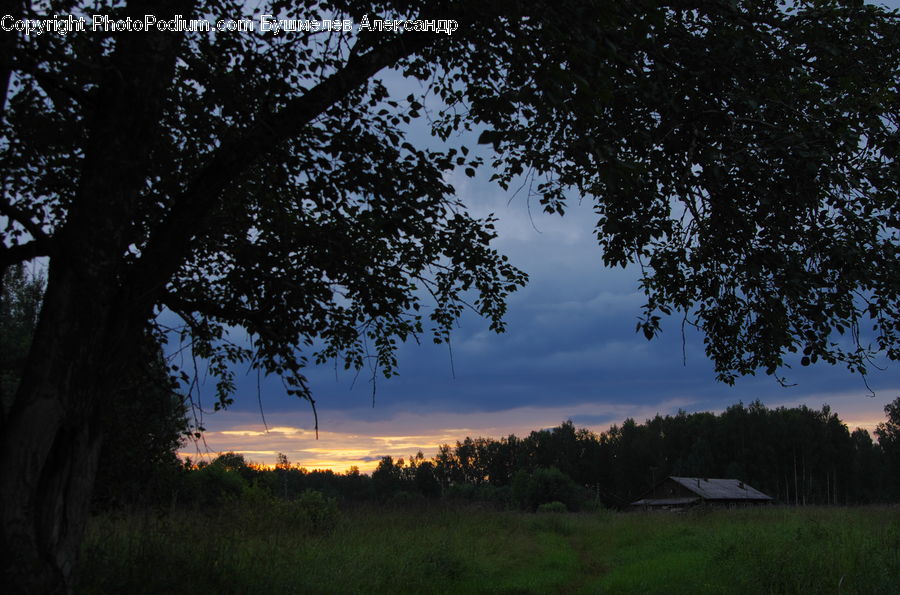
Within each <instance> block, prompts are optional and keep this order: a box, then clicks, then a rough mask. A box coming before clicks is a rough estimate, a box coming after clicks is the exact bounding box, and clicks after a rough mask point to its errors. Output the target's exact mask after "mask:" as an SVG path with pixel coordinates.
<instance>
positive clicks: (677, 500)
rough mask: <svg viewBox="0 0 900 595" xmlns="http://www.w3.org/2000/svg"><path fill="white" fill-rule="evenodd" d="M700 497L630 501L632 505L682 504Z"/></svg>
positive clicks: (689, 502)
mask: <svg viewBox="0 0 900 595" xmlns="http://www.w3.org/2000/svg"><path fill="white" fill-rule="evenodd" d="M698 500H700V498H697V497H687V498H643V499H641V500H638V501H637V502H632V503H631V505H632V506H684V505H686V504H694V503H696V502H697V501H698Z"/></svg>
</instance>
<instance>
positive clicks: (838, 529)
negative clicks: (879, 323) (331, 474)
mask: <svg viewBox="0 0 900 595" xmlns="http://www.w3.org/2000/svg"><path fill="white" fill-rule="evenodd" d="M77 592H78V593H83V594H93V593H129V594H137V593H154V594H156V593H192V594H197V593H267V594H269V593H404V594H406V593H507V594H513V593H667V594H671V593H802V594H809V593H842V594H843V593H848V594H849V593H884V594H894V593H897V594H900V508H896V507H894V508H850V509H842V508H807V509H791V508H767V509H747V510H731V511H729V510H717V511H707V512H689V513H682V514H672V513H613V512H598V513H578V514H558V513H557V514H552V513H542V514H541V513H539V514H528V513H518V512H494V511H488V510H481V509H476V508H452V507H431V508H421V509H412V510H398V509H382V508H377V507H371V508H360V509H354V510H347V511H342V512H340V513H339V514H338V516H337V519H336V524H335V525H333V526H331V525H328V524H325V525H321V524H318V525H316V524H314V525H310V522H309V519H308V518H306V517H303V518H301V517H298V516H297V515H294V514H292V512H291V510H290V509H289V507H287V506H286V505H284V504H282V505H280V506H275V507H269V506H261V505H259V504H257V505H253V506H250V505H246V504H245V505H243V506H234V507H230V508H228V509H224V510H221V511H218V512H216V513H212V514H188V513H177V514H169V515H165V516H154V515H152V514H143V515H138V514H131V515H118V516H116V515H103V516H99V517H96V518H95V519H94V520H93V522H92V524H91V526H90V527H89V530H88V536H87V539H86V541H85V545H84V549H83V554H82V561H81V566H80V574H79V582H78V591H77Z"/></svg>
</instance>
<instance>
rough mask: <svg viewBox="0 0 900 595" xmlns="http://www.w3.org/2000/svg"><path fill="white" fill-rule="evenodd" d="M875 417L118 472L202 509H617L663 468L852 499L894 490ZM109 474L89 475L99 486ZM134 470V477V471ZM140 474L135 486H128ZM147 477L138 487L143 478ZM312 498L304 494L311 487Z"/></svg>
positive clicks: (818, 501)
mask: <svg viewBox="0 0 900 595" xmlns="http://www.w3.org/2000/svg"><path fill="white" fill-rule="evenodd" d="M885 411H886V413H887V414H888V416H889V417H888V419H887V420H886V421H885V422H883V423H881V424H880V425H879V426H878V428H877V429H876V436H877V438H878V441H874V440H873V438H872V436H871V435H870V434H869V433H868V431H866V430H864V429H861V428H857V429H855V430H853V431H852V432H851V431H850V430H849V429H848V427H847V426H846V425H845V424H844V423H843V422H842V421H841V420H840V418H839V417H838V416H837V414H836V413H834V412H832V411H831V410H830V408H829V407H828V406H827V405H825V406H823V407H822V409H819V410H816V409H812V408H809V407H806V406H801V407H792V408H786V407H778V408H775V409H770V408H767V407H766V406H765V405H764V404H762V403H761V402H759V401H755V402H753V403H751V404H750V405H749V406H745V405H744V404H743V403H738V404H735V405H732V406H731V407H729V408H728V409H726V410H725V411H724V412H722V413H720V414H716V413H711V412H697V413H686V412H684V411H679V412H678V413H677V414H676V415H665V416H662V415H656V416H655V417H654V418H653V419H649V420H647V421H645V422H644V423H638V422H636V421H635V420H633V419H626V420H625V421H624V422H623V423H622V424H621V425H614V426H612V427H611V428H610V429H609V430H608V431H605V432H601V433H599V434H598V433H595V432H592V431H590V430H587V429H584V428H576V427H575V425H574V424H573V423H572V422H571V421H565V422H563V423H561V424H560V425H558V426H556V427H554V428H550V429H541V430H535V431H533V432H531V433H530V434H528V435H527V436H525V437H518V436H515V435H509V436H507V437H503V438H500V439H495V438H482V437H479V438H471V437H466V438H465V439H463V440H461V441H457V442H456V444H455V445H449V444H444V445H441V446H440V447H438V449H437V454H436V455H435V456H434V457H431V458H426V457H425V456H424V455H423V454H422V452H418V453H415V454H414V455H412V456H410V457H409V458H408V459H403V458H401V459H397V460H394V459H393V458H392V457H389V456H385V457H382V459H381V460H380V462H379V463H378V467H377V468H376V469H375V471H374V472H373V473H372V474H371V476H369V475H365V474H361V473H360V472H359V470H358V469H356V468H351V470H350V471H348V472H347V473H335V472H333V471H331V470H307V469H305V468H303V467H302V461H300V462H297V463H294V464H292V463H291V462H290V461H289V460H288V458H287V456H285V455H283V454H282V455H279V462H278V464H277V465H275V467H274V468H267V467H264V466H260V465H255V464H253V462H252V461H248V460H247V459H246V458H245V457H244V456H243V455H241V454H237V453H232V452H229V453H223V454H220V455H218V456H216V457H214V458H213V459H212V460H211V462H210V461H208V460H207V459H206V458H201V459H200V460H199V461H198V462H194V461H192V460H191V459H186V460H184V461H181V462H180V463H179V461H176V460H175V459H174V457H172V458H171V459H170V460H169V462H168V464H167V465H159V466H158V467H156V468H155V470H154V473H153V474H151V475H150V476H141V477H132V481H133V482H134V485H132V486H130V487H129V488H128V493H131V494H141V498H144V499H146V498H151V497H152V498H154V499H155V500H156V502H157V503H162V504H167V505H171V504H175V503H177V505H179V506H183V507H188V508H190V507H196V508H207V507H210V506H216V505H219V504H222V503H223V502H226V501H227V500H229V499H240V498H242V497H244V496H245V495H246V494H248V493H251V494H252V493H257V494H259V493H262V494H265V495H266V496H268V497H275V498H280V499H284V500H295V499H298V498H299V499H302V498H308V497H310V492H315V493H318V494H321V495H322V496H324V497H325V498H332V499H334V500H335V501H336V502H339V503H343V504H345V505H351V506H352V505H353V504H354V503H363V502H371V503H385V504H389V505H395V506H400V507H403V506H409V505H416V504H424V503H425V502H426V501H428V500H438V499H440V500H443V501H445V502H450V503H453V502H456V503H461V504H463V503H468V502H479V503H483V504H486V505H489V506H490V507H492V508H497V509H522V510H531V511H534V510H537V509H539V508H541V507H546V506H547V505H551V504H554V503H556V506H559V503H561V504H563V505H564V506H565V508H566V509H567V510H571V511H577V510H584V509H588V510H595V509H598V508H617V509H623V508H626V507H627V505H628V503H629V502H631V501H634V500H636V499H638V498H639V497H641V495H642V494H643V493H644V492H646V491H648V490H649V489H650V488H651V487H652V486H653V485H654V483H655V482H657V481H659V480H661V479H663V478H664V477H666V476H668V475H676V476H688V477H727V478H735V479H740V480H742V481H744V482H746V483H749V484H750V485H752V486H754V487H756V488H757V489H760V490H762V491H763V492H765V493H767V494H769V495H771V496H773V497H774V498H775V499H776V500H777V501H778V502H780V503H782V504H790V505H859V504H874V503H886V502H891V501H896V500H897V499H898V497H900V482H898V478H900V451H898V446H900V445H898V443H897V441H896V437H897V435H898V429H900V398H898V399H896V400H895V401H894V402H893V403H891V404H890V405H888V406H887V407H886V408H885ZM127 476H128V474H126V475H124V476H123V475H122V474H121V469H119V470H118V471H117V474H116V477H118V478H119V479H118V480H113V479H112V474H110V481H111V482H112V483H110V484H108V485H106V486H103V485H101V486H100V493H101V494H102V493H106V494H108V495H113V493H114V491H115V490H114V489H113V488H115V483H116V482H117V481H121V478H123V477H127ZM144 482H146V483H144ZM140 484H143V485H140ZM149 486H152V489H149V490H148V489H147V488H148V487H149ZM312 497H313V498H315V497H317V496H312Z"/></svg>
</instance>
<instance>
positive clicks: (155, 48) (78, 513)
mask: <svg viewBox="0 0 900 595" xmlns="http://www.w3.org/2000/svg"><path fill="white" fill-rule="evenodd" d="M190 12H192V11H191V9H190V4H189V2H186V1H183V0H170V1H168V2H157V3H142V2H140V1H132V2H129V3H128V13H129V14H130V15H132V16H135V17H138V16H140V15H143V14H149V13H153V14H157V15H159V16H163V15H166V14H170V15H174V14H176V13H181V14H188V13H190ZM183 37H184V36H183V35H176V34H168V33H151V32H147V33H141V34H133V35H121V36H118V37H117V39H116V48H115V51H114V53H113V55H112V56H111V57H110V58H109V60H108V61H107V62H105V63H104V64H103V67H104V68H103V69H102V72H103V76H102V77H101V78H100V80H99V82H98V86H97V89H96V92H95V94H94V95H92V96H91V102H90V108H91V109H90V111H89V112H88V113H87V117H85V120H84V121H85V122H86V123H87V125H88V126H89V130H88V135H87V141H86V143H85V146H84V157H83V159H82V162H81V164H80V167H81V172H80V173H81V175H80V178H79V187H78V189H77V193H76V195H75V196H74V197H73V200H72V204H71V206H70V208H69V210H68V213H67V218H66V221H65V222H64V223H63V224H62V226H61V227H60V229H58V230H56V232H55V234H54V238H53V248H52V252H51V260H50V268H49V274H48V282H47V293H46V296H45V298H44V304H43V307H42V310H41V316H40V320H39V322H38V326H37V329H36V331H35V335H34V338H33V341H32V346H31V350H30V352H29V355H28V360H27V362H26V364H25V369H24V370H23V373H22V381H21V384H20V386H19V389H18V391H17V393H16V397H15V400H14V402H13V404H12V407H11V409H10V412H9V416H8V417H7V418H6V419H5V420H3V422H2V426H0V584H2V585H3V586H4V589H5V591H4V592H5V593H23V594H24V593H27V594H29V595H33V594H42V593H68V592H71V590H72V573H73V569H74V567H75V563H76V560H77V557H78V551H79V547H80V544H81V539H82V536H83V533H84V528H85V524H86V522H87V519H88V514H89V511H90V503H91V494H92V491H93V484H94V478H95V475H96V469H97V463H98V456H99V450H100V444H101V441H102V435H103V432H104V431H105V430H107V429H106V428H104V427H103V425H102V423H101V421H102V418H103V412H104V409H105V408H106V407H108V405H109V403H111V402H112V401H111V400H112V399H114V398H118V397H124V396H127V395H123V394H122V393H123V391H124V390H125V389H126V388H127V382H128V379H127V378H125V377H124V375H125V373H126V372H128V371H130V370H133V369H134V366H133V365H131V359H133V358H135V357H138V353H139V345H141V343H142V340H143V333H144V329H145V327H146V324H147V322H148V320H149V318H150V316H151V315H152V312H153V306H154V304H155V302H156V301H157V300H158V296H156V295H153V294H152V293H149V292H147V293H145V294H143V295H141V296H140V298H139V299H135V298H130V297H128V296H129V295H130V294H129V288H128V287H127V286H126V285H125V284H124V283H123V279H124V278H126V273H127V264H126V260H125V254H126V251H127V248H128V246H129V245H130V244H131V243H133V242H134V241H136V240H135V238H134V237H133V234H134V233H135V226H134V222H133V220H134V215H135V212H136V208H137V204H138V203H137V201H138V200H139V196H140V192H141V190H142V188H143V187H144V185H145V180H146V167H147V165H146V164H147V160H148V158H149V156H150V152H151V150H152V148H153V147H154V145H155V144H156V142H157V139H158V138H159V137H160V135H161V134H164V131H161V130H160V127H159V120H160V115H161V113H162V107H163V97H164V94H165V91H166V88H167V86H168V85H169V84H170V81H171V78H172V72H173V70H174V64H175V55H176V52H177V47H178V44H179V43H181V40H182V39H183Z"/></svg>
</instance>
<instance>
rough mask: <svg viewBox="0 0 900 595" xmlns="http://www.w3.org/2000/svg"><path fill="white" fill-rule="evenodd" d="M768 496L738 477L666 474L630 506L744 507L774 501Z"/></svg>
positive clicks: (670, 507)
mask: <svg viewBox="0 0 900 595" xmlns="http://www.w3.org/2000/svg"><path fill="white" fill-rule="evenodd" d="M774 502H775V500H774V499H772V498H771V497H769V496H767V495H765V494H763V493H762V492H760V491H759V490H757V489H754V488H752V487H750V486H749V485H747V484H746V483H744V482H742V481H740V480H737V479H709V478H704V477H667V478H666V479H664V480H663V481H661V482H660V483H658V484H657V485H656V486H655V487H654V488H653V489H652V490H650V491H649V492H648V493H647V494H645V495H644V497H643V498H641V499H640V500H637V501H635V502H632V503H631V506H632V507H636V508H650V509H679V508H688V507H691V506H697V505H698V504H707V505H712V506H746V505H756V504H773V503H774Z"/></svg>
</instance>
